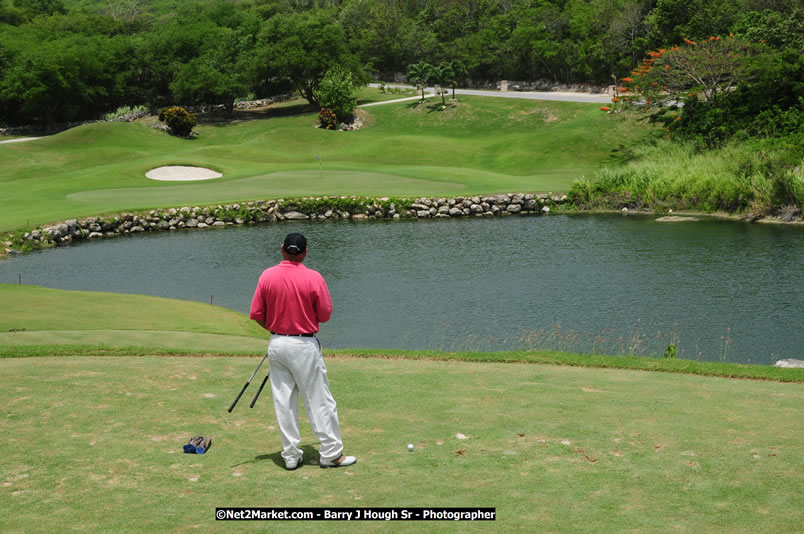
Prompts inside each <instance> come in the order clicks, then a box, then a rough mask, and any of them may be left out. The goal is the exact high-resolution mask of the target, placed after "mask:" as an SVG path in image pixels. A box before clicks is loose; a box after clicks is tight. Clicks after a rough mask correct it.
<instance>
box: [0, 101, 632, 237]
mask: <svg viewBox="0 0 804 534" xmlns="http://www.w3.org/2000/svg"><path fill="white" fill-rule="evenodd" d="M360 113H361V114H364V119H365V126H364V127H363V128H361V129H360V130H357V131H353V132H341V131H327V130H321V129H318V128H315V125H316V122H317V119H316V115H315V114H312V113H303V114H299V115H291V116H279V117H276V116H274V117H272V118H267V119H262V120H247V121H237V120H235V119H236V117H234V118H233V119H232V120H233V122H223V123H220V122H213V123H208V124H206V125H204V124H202V125H201V126H199V127H197V131H198V133H199V136H198V137H197V138H194V139H190V140H188V139H179V138H176V137H172V136H170V135H168V134H166V133H165V132H163V131H160V130H156V129H153V128H151V123H152V122H155V119H154V118H150V119H143V120H141V121H139V122H135V123H95V124H88V125H84V126H80V127H77V128H73V129H71V130H67V131H65V132H62V133H60V134H56V135H53V136H49V137H47V138H43V139H39V140H37V141H36V142H30V143H10V144H3V145H0V230H4V231H5V230H8V231H11V230H17V229H21V228H25V227H26V225H28V226H36V225H39V224H45V223H48V222H54V221H59V220H64V219H68V218H71V217H80V216H89V215H100V214H106V213H110V212H118V211H123V210H136V209H150V208H156V207H171V206H172V207H178V206H181V205H186V204H213V203H219V202H232V201H237V200H251V199H268V198H280V197H296V196H310V195H365V196H410V197H416V196H421V195H457V194H484V193H489V194H490V193H501V192H518V191H521V192H550V191H554V192H561V191H564V192H565V191H567V190H568V189H569V186H570V184H571V183H572V181H573V180H576V179H578V178H581V177H583V176H591V174H592V173H593V172H594V171H595V170H596V169H598V168H600V167H601V166H603V165H606V164H607V163H609V162H611V161H613V160H614V158H615V156H616V154H617V153H618V151H621V150H622V149H623V147H627V146H630V145H631V144H634V143H637V142H639V141H640V140H643V139H644V138H645V135H646V134H647V132H648V127H647V126H645V125H644V124H640V123H637V124H630V123H628V122H624V121H620V120H616V119H613V118H612V117H609V116H607V115H606V114H604V113H602V112H600V110H599V109H598V107H597V106H596V105H595V104H583V103H568V102H545V101H525V100H514V99H502V98H484V97H472V96H462V97H461V99H460V101H459V102H457V103H453V105H452V107H449V108H448V109H447V110H445V111H436V109H435V105H434V104H433V103H432V102H431V101H425V102H424V103H420V102H417V101H413V102H403V103H391V104H387V105H382V106H375V107H371V108H365V109H362V110H360ZM248 116H249V117H253V114H252V115H248ZM168 165H186V166H200V167H205V168H209V169H211V170H214V171H216V172H219V173H221V174H222V175H223V176H222V177H221V178H218V179H214V180H204V181H190V182H182V183H180V184H177V183H175V182H173V183H171V182H157V181H154V180H149V179H148V178H146V177H145V174H146V173H147V172H148V171H150V170H152V169H154V168H157V167H160V166H168Z"/></svg>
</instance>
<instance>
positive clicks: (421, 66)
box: [405, 61, 433, 100]
mask: <svg viewBox="0 0 804 534" xmlns="http://www.w3.org/2000/svg"><path fill="white" fill-rule="evenodd" d="M432 70H433V66H432V65H430V64H429V63H426V62H424V61H420V62H418V63H414V64H412V65H408V70H407V73H406V75H405V77H406V78H407V79H408V83H412V84H414V85H420V86H421V88H422V100H424V86H425V85H427V82H429V81H430V73H431V72H432Z"/></svg>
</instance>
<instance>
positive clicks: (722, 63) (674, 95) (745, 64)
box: [628, 36, 763, 105]
mask: <svg viewBox="0 0 804 534" xmlns="http://www.w3.org/2000/svg"><path fill="white" fill-rule="evenodd" d="M762 52H763V50H762V47H761V46H759V45H756V44H751V43H749V42H747V41H744V40H742V39H740V38H738V37H733V36H730V37H724V38H721V37H719V36H712V37H710V38H709V39H705V40H699V41H693V40H690V39H684V44H683V45H680V46H674V47H671V48H661V49H659V50H657V51H650V52H648V57H647V58H646V59H645V60H643V62H642V64H641V65H640V66H639V67H637V68H636V69H635V70H634V71H633V73H632V77H631V78H628V79H629V80H632V81H631V82H630V83H629V88H630V89H631V90H632V91H634V92H637V93H639V94H641V95H642V96H643V97H644V99H645V102H646V103H647V104H649V105H664V104H667V103H678V102H683V101H686V100H689V99H691V98H695V99H703V101H704V102H706V103H707V104H709V105H712V104H713V103H714V100H715V97H716V96H717V95H719V94H722V93H727V92H729V91H733V90H734V89H735V88H736V87H737V86H738V85H739V84H740V83H742V82H746V81H749V80H751V79H753V78H754V77H756V75H757V73H758V71H759V66H760V65H759V64H758V62H757V61H756V60H757V58H758V57H759V56H761V54H762Z"/></svg>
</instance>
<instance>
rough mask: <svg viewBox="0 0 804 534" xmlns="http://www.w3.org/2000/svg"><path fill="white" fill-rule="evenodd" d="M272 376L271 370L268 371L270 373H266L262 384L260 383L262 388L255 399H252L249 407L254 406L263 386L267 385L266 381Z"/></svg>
mask: <svg viewBox="0 0 804 534" xmlns="http://www.w3.org/2000/svg"><path fill="white" fill-rule="evenodd" d="M270 376H271V371H268V374H267V375H265V378H264V379H263V380H262V384H260V389H258V390H257V394H256V395H254V400H253V401H251V404H249V405H248V407H249V408H254V403H255V402H257V398H259V396H260V393H262V388H264V387H265V383H266V382H268V378H270Z"/></svg>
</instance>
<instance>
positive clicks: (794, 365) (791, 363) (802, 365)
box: [773, 358, 804, 369]
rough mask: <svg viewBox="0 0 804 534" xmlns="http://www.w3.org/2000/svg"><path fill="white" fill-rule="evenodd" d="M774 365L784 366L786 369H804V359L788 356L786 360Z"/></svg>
mask: <svg viewBox="0 0 804 534" xmlns="http://www.w3.org/2000/svg"><path fill="white" fill-rule="evenodd" d="M773 365H774V366H776V367H784V368H785V369H804V360H797V359H795V358H788V359H786V360H779V361H777V362H776V363H774V364H773Z"/></svg>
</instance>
